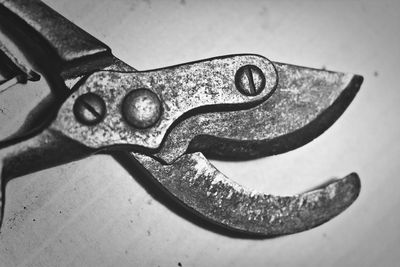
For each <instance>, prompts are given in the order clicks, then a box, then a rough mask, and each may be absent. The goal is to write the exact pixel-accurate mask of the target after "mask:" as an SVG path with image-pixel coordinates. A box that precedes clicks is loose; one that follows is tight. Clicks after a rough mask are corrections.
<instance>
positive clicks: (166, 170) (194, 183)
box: [132, 153, 360, 236]
mask: <svg viewBox="0 0 400 267" xmlns="http://www.w3.org/2000/svg"><path fill="white" fill-rule="evenodd" d="M132 155H133V156H134V157H135V158H136V159H137V160H138V161H139V162H140V163H141V164H142V165H143V166H144V167H145V168H146V169H147V171H148V172H149V173H150V174H151V175H152V176H153V177H154V178H155V179H156V180H157V181H158V182H159V183H160V184H161V185H162V186H163V187H164V188H165V189H167V190H168V191H169V192H170V193H171V194H172V195H173V196H175V197H176V198H177V199H178V200H179V201H180V202H182V204H184V205H185V206H186V207H188V208H189V209H191V210H194V211H195V212H197V213H198V214H200V215H201V216H203V217H205V218H206V219H208V220H211V221H212V222H214V223H217V224H220V225H222V226H224V227H227V228H230V229H233V230H236V231H244V232H246V233H251V234H256V235H262V236H276V235H284V234H292V233H296V232H301V231H304V230H307V229H310V228H313V227H315V226H318V225H320V224H322V223H324V222H326V221H328V220H330V219H332V218H333V217H335V216H336V215H338V214H339V213H341V212H342V211H343V210H345V209H346V208H347V207H348V206H350V205H351V203H353V202H354V200H355V199H356V198H357V196H358V194H359V192H360V180H359V178H358V175H357V174H355V173H352V174H350V175H348V176H346V177H345V178H343V179H339V180H335V181H333V182H331V183H329V184H326V185H324V186H322V187H320V188H318V189H316V190H313V191H310V192H306V193H302V194H299V195H295V196H273V195H267V194H264V193H261V192H257V191H252V190H248V189H246V188H244V187H242V186H241V185H239V184H237V183H235V182H233V181H231V180H229V179H228V178H227V177H226V176H224V175H223V174H222V173H220V172H219V171H218V170H217V169H216V168H215V167H214V166H213V165H211V163H209V162H208V161H207V159H206V158H205V157H204V156H203V155H202V154H201V153H193V154H187V155H184V156H182V157H181V158H179V159H178V160H176V161H175V163H174V164H172V165H161V164H160V163H159V162H157V161H156V160H154V159H152V158H150V157H147V156H144V155H141V154H132Z"/></svg>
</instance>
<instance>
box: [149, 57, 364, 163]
mask: <svg viewBox="0 0 400 267" xmlns="http://www.w3.org/2000/svg"><path fill="white" fill-rule="evenodd" d="M274 65H275V66H276V68H277V71H278V76H279V83H278V86H277V89H276V90H275V92H274V94H273V95H272V96H271V97H270V98H269V99H268V100H267V101H265V102H263V103H262V104H260V105H258V106H256V107H254V108H251V109H246V110H240V111H234V112H218V113H217V112H216V113H206V114H198V115H196V116H193V117H190V118H187V119H186V120H183V121H181V122H179V123H178V124H177V125H175V127H174V128H173V129H172V130H171V132H170V133H169V134H168V138H167V139H166V140H165V142H164V143H163V146H162V148H161V150H160V151H159V152H158V153H157V154H156V157H157V158H160V159H162V160H163V161H165V162H173V161H174V160H175V159H176V158H178V157H179V156H180V155H182V154H184V153H185V152H186V151H191V152H193V151H201V152H203V153H205V154H207V156H212V157H217V158H220V159H250V158H256V157H261V156H269V155H274V154H279V153H283V152H286V151H289V150H292V149H295V148H297V147H299V146H302V145H304V144H306V143H308V142H309V141H311V140H312V139H314V138H316V137H317V136H319V135H320V134H321V133H322V132H324V131H325V130H326V129H327V128H329V127H330V126H331V125H332V124H333V123H334V122H335V120H336V119H337V118H338V117H340V115H341V114H342V113H343V112H344V110H345V109H346V108H347V106H348V105H349V104H350V103H351V101H352V100H353V98H354V96H355V95H356V93H357V92H358V90H359V88H360V86H361V83H362V77H361V76H357V75H353V74H345V73H340V72H331V71H326V70H316V69H310V68H306V67H300V66H294V65H288V64H283V63H277V62H275V63H274ZM233 125H234V127H233Z"/></svg>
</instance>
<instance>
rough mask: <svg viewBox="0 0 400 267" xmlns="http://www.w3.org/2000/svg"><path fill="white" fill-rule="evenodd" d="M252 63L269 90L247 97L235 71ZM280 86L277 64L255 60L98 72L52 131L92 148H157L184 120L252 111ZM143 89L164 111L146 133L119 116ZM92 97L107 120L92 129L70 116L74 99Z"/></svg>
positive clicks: (64, 109) (231, 58)
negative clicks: (237, 84) (101, 104)
mask: <svg viewBox="0 0 400 267" xmlns="http://www.w3.org/2000/svg"><path fill="white" fill-rule="evenodd" d="M248 64H252V65H256V66H258V67H259V68H260V69H261V70H262V71H263V73H264V74H265V77H266V86H265V89H264V90H263V91H262V92H261V93H260V94H258V95H257V96H245V95H243V94H242V93H240V92H239V91H238V90H237V89H236V87H235V79H234V77H235V73H236V71H237V70H238V69H239V68H240V67H242V66H245V65H248ZM277 82H278V76H277V73H276V70H275V67H274V65H273V64H272V63H271V62H270V61H269V60H267V59H266V58H264V57H261V56H256V55H239V56H227V57H221V58H213V59H209V60H204V61H200V62H195V63H188V64H184V65H178V66H174V67H169V68H165V69H160V70H155V71H147V72H135V73H120V72H108V71H102V72H96V73H94V74H92V75H90V76H89V77H88V78H87V79H86V80H85V81H84V82H83V84H82V85H81V86H79V88H78V89H77V90H76V91H75V92H74V93H73V94H72V95H71V96H70V97H69V98H68V99H67V100H66V101H65V103H64V104H63V106H62V107H61V109H60V110H59V113H58V117H57V119H56V120H55V122H54V124H53V125H52V127H53V128H54V129H56V130H58V131H60V132H62V133H63V134H65V135H66V136H68V137H70V138H71V139H74V140H77V141H79V142H80V143H82V144H84V145H86V146H88V147H92V148H98V149H99V148H104V147H106V146H111V145H123V144H125V145H137V146H142V147H146V148H150V149H156V148H158V147H159V145H160V144H161V142H162V140H163V138H164V136H165V134H166V133H167V130H168V129H169V128H170V126H171V125H172V124H173V123H175V122H176V120H177V119H178V118H180V117H181V116H182V115H184V114H185V115H186V116H190V115H191V114H190V112H196V113H199V112H201V111H202V110H203V112H204V111H218V110H221V109H231V110H237V109H241V108H242V109H243V108H248V107H249V106H251V105H256V104H258V103H259V102H261V101H264V100H265V99H266V98H268V97H269V96H270V95H271V94H272V93H273V91H274V90H275V88H276V84H277ZM142 88H147V89H148V90H151V91H152V92H154V93H155V94H156V95H157V96H158V98H159V99H160V101H161V105H162V111H163V112H162V115H161V118H160V119H159V120H158V122H157V123H156V124H155V125H154V126H153V127H151V128H148V129H138V128H134V127H131V126H130V125H129V124H127V123H126V122H125V120H124V118H123V116H122V114H121V105H122V102H123V99H124V97H125V96H126V95H127V94H129V93H130V92H132V91H133V90H139V89H142ZM88 92H91V93H96V94H97V95H99V96H100V97H102V98H103V99H104V101H105V102H106V108H107V113H106V116H105V118H104V120H103V121H102V122H100V123H98V124H96V125H94V126H86V125H83V124H79V123H77V122H76V120H75V117H74V115H73V112H71V111H72V109H73V106H74V103H75V99H76V98H78V97H79V96H80V95H82V94H86V93H88Z"/></svg>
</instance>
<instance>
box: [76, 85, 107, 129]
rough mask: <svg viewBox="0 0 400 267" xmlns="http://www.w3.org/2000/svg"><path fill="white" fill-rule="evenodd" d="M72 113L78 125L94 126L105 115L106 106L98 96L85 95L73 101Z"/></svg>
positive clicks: (92, 94)
mask: <svg viewBox="0 0 400 267" xmlns="http://www.w3.org/2000/svg"><path fill="white" fill-rule="evenodd" d="M73 111H74V115H75V118H76V119H77V120H78V121H79V122H80V123H82V124H85V125H95V124H97V123H99V122H100V121H102V120H103V118H104V116H105V115H106V104H105V103H104V100H103V99H102V98H101V97H100V96H99V95H96V94H94V93H86V94H84V95H81V96H79V97H78V98H77V99H76V100H75V103H74V107H73Z"/></svg>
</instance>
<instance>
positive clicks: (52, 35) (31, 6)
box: [0, 0, 112, 78]
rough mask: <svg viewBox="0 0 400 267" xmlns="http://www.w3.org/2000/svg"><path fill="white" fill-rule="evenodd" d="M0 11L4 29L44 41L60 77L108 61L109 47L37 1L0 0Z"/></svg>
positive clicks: (66, 76)
mask: <svg viewBox="0 0 400 267" xmlns="http://www.w3.org/2000/svg"><path fill="white" fill-rule="evenodd" d="M0 14H1V15H3V16H5V18H3V19H2V21H3V22H1V23H2V24H3V23H4V24H5V23H9V25H8V28H19V30H20V31H21V29H22V31H23V32H24V34H25V35H26V36H27V37H28V38H29V37H31V38H32V37H33V40H34V41H37V40H38V39H40V40H41V41H43V42H44V43H46V44H47V45H48V46H49V48H50V50H51V53H52V54H53V57H54V59H55V61H56V64H57V65H58V67H59V68H60V73H61V75H62V76H63V77H64V78H69V77H71V76H78V75H80V74H82V73H85V72H90V71H92V70H93V69H97V68H98V67H99V65H100V66H101V65H104V66H106V65H108V64H109V62H111V60H112V55H111V51H110V48H109V47H107V46H106V45H105V44H103V43H102V42H101V41H99V40H97V39H96V38H95V37H93V36H92V35H90V34H88V33H87V32H85V31H84V30H82V29H81V28H79V27H78V26H76V25H75V24H73V23H72V22H70V21H69V20H67V19H66V18H64V17H63V16H62V15H60V14H59V13H57V12H56V11H54V10H53V9H52V8H50V7H49V6H47V5H46V4H44V3H43V2H41V1H39V0H0ZM10 22H11V23H12V24H11V23H10ZM14 22H15V23H14Z"/></svg>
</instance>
